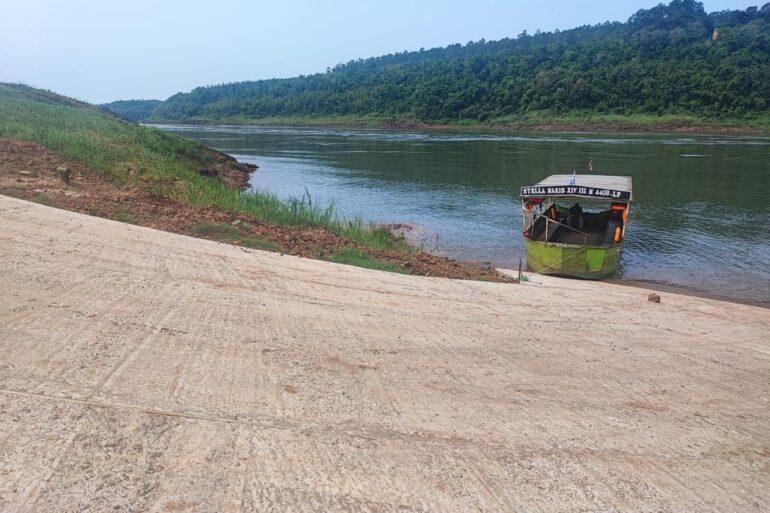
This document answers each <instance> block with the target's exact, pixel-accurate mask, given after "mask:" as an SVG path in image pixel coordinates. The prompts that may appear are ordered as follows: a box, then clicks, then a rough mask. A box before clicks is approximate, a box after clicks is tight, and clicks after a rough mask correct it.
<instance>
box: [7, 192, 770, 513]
mask: <svg viewBox="0 0 770 513" xmlns="http://www.w3.org/2000/svg"><path fill="white" fill-rule="evenodd" d="M537 281H538V283H529V284H523V285H505V284H490V283H480V282H460V281H450V280H443V279H433V278H416V277H411V276H401V275H396V274H388V273H383V272H375V271H367V270H363V269H358V268H353V267H346V266H341V265H336V264H331V263H325V262H319V261H312V260H305V259H299V258H295V257H288V256H280V255H278V254H271V253H264V252H259V251H251V250H248V251H247V250H243V249H240V248H237V247H233V246H227V245H223V244H218V243H213V242H208V241H203V240H198V239H193V238H187V237H182V236H179V235H173V234H168V233H164V232H159V231H154V230H151V229H147V228H141V227H136V226H132V225H127V224H120V223H116V222H112V221H107V220H103V219H98V218H92V217H87V216H83V215H79V214H76V213H71V212H66V211H61V210H55V209H52V208H48V207H44V206H41V205H37V204H33V203H27V202H24V201H20V200H15V199H10V198H7V197H0V290H1V292H2V293H1V294H0V510H1V511H232V512H240V511H260V512H261V511H276V512H278V511H280V512H292V511H297V512H299V511H351V512H367V511H373V512H379V511H399V512H407V511H415V512H428V511H435V512H438V511H446V512H464V511H500V512H503V511H527V512H529V511H532V512H541V511H542V512H576V511H591V512H594V511H608V512H610V511H635V512H668V511H675V512H688V513H690V512H699V513H700V512H707V511H724V512H766V511H770V311H769V310H766V309H762V308H758V307H752V306H746V305H739V304H732V303H725V302H719V301H715V300H708V299H701V298H696V297H689V296H681V295H675V294H665V293H664V294H661V296H662V302H661V303H660V304H654V303H650V302H648V301H647V295H648V293H649V291H647V290H641V289H636V288H632V287H625V286H620V285H610V284H602V283H591V282H580V281H569V280H559V279H553V278H551V279H547V278H537Z"/></svg>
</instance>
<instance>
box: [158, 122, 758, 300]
mask: <svg viewBox="0 0 770 513" xmlns="http://www.w3.org/2000/svg"><path fill="white" fill-rule="evenodd" d="M162 128H164V129H167V130H173V131H175V132H178V133H180V134H181V135H184V136H186V137H189V138H191V139H196V140H199V141H201V142H203V143H205V144H207V145H210V146H213V147H214V148H217V149H219V150H222V151H224V152H227V153H230V154H232V155H234V156H236V157H237V158H239V159H241V160H244V161H249V162H253V163H255V164H258V165H259V166H260V169H259V170H258V171H257V172H256V173H255V174H254V175H253V178H252V184H253V186H254V187H255V188H263V189H269V190H271V191H274V192H276V193H278V194H279V195H281V196H301V195H302V194H303V193H304V192H305V190H307V191H309V192H310V193H311V194H312V196H313V199H314V200H318V201H321V202H330V201H335V202H336V204H337V207H338V209H339V211H340V212H341V213H342V214H344V215H347V216H362V217H364V218H366V219H370V220H374V221H381V222H406V223H414V224H417V225H420V226H421V227H422V228H423V230H424V233H426V234H427V235H426V237H427V238H429V239H431V241H432V243H431V244H433V243H434V242H436V241H437V245H438V250H439V252H441V253H444V254H447V255H450V256H453V257H455V258H458V259H465V260H480V261H489V262H492V263H494V264H498V265H501V266H514V265H517V264H518V260H519V258H520V257H523V255H524V248H523V243H522V239H521V236H520V234H521V219H520V215H519V202H518V190H519V187H520V186H522V185H531V184H533V183H536V182H537V181H539V180H540V179H541V178H543V177H544V176H546V175H549V174H553V173H564V172H571V171H572V170H573V169H574V170H577V171H578V172H581V171H584V170H585V168H586V165H587V163H588V161H589V160H592V161H593V165H594V172H595V173H597V174H623V175H631V176H633V178H634V199H635V202H634V203H633V205H632V210H631V217H630V224H629V228H628V239H627V242H626V245H625V247H624V250H623V256H622V258H621V271H620V277H621V278H622V279H631V280H649V281H658V282H663V283H668V284H671V285H680V286H685V287H688V288H691V289H694V290H699V291H703V292H707V293H710V294H716V295H719V296H725V297H732V298H736V299H751V300H755V301H763V302H768V303H770V137H764V136H754V135H721V134H720V135H704V136H694V135H689V134H688V135H652V134H644V135H628V134H618V135H610V134H585V133H546V134H541V133H519V132H516V133H504V132H490V133H485V132H479V131H473V132H470V131H456V132H434V131H424V132H421V131H409V132H405V131H388V130H344V129H297V128H264V127H227V126H218V127H182V126H164V127H162Z"/></svg>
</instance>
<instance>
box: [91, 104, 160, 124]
mask: <svg viewBox="0 0 770 513" xmlns="http://www.w3.org/2000/svg"><path fill="white" fill-rule="evenodd" d="M160 104H161V101H160V100H118V101H116V102H111V103H104V104H102V105H100V107H104V108H105V109H108V110H111V111H112V112H115V113H116V114H120V115H121V116H123V117H124V118H126V119H128V120H131V121H143V120H145V119H147V118H148V117H149V116H150V114H152V111H154V110H155V109H157V108H158V105H160Z"/></svg>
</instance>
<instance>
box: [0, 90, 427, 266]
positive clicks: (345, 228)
mask: <svg viewBox="0 0 770 513" xmlns="http://www.w3.org/2000/svg"><path fill="white" fill-rule="evenodd" d="M0 137H7V138H13V139H21V140H25V141H32V142H36V143H39V144H42V145H43V146H46V147H48V148H50V149H52V150H54V151H56V152H58V153H61V154H62V155H64V156H66V157H69V158H71V159H73V160H76V161H78V162H81V163H83V164H85V165H87V166H89V167H91V168H93V169H95V170H97V171H99V172H100V173H102V175H103V176H104V177H105V178H107V179H109V180H111V181H113V182H117V183H121V184H122V183H132V184H134V185H137V186H141V187H145V188H148V189H149V190H151V191H153V192H155V193H158V194H161V195H164V196H167V197H172V198H174V199H178V200H182V201H186V202H189V203H191V204H197V205H211V206H216V207H219V208H221V209H224V210H228V211H234V212H244V213H247V214H250V215H252V216H254V217H256V218H259V219H263V220H265V221H268V222H272V223H276V224H283V225H293V226H317V227H322V228H326V229H329V230H331V231H333V232H334V233H337V234H339V235H341V236H343V237H346V238H348V239H351V240H353V241H355V242H358V243H359V244H362V245H364V246H369V247H373V248H378V249H395V250H400V251H407V250H412V248H411V247H410V246H409V245H408V244H407V243H406V242H405V241H403V240H401V239H397V238H394V237H393V236H392V235H391V233H390V232H389V231H388V230H387V229H386V228H383V227H381V226H377V225H375V224H372V223H366V222H364V221H363V220H362V219H360V218H354V219H344V218H342V217H340V216H339V215H337V212H336V208H335V205H334V204H333V203H332V204H329V205H320V204H318V203H317V202H315V201H313V199H312V197H311V195H310V193H309V192H308V191H306V192H305V194H304V195H303V196H302V197H299V198H289V199H280V198H279V197H278V196H277V195H275V194H273V193H271V192H269V191H241V190H239V189H237V188H234V187H232V186H229V185H227V184H225V183H223V182H222V181H220V180H219V179H217V178H212V177H206V176H202V175H201V174H199V173H198V172H197V170H198V169H200V168H201V167H206V166H209V165H211V164H213V163H214V161H215V157H214V153H213V152H212V150H210V149H209V148H207V147H205V146H203V145H201V144H199V143H196V142H193V141H189V140H187V139H184V138H182V137H179V136H177V135H174V134H170V133H167V132H162V131H161V130H159V129H156V128H152V127H145V126H141V125H137V124H135V123H131V122H127V121H124V120H121V119H118V118H115V117H113V116H110V115H108V114H105V113H104V112H101V111H100V110H99V109H98V108H96V107H93V106H91V105H88V104H85V103H81V102H78V101H76V100H72V99H70V98H66V97H63V96H59V95H56V94H53V93H49V92H47V91H41V90H39V89H33V88H31V87H27V86H23V85H16V84H0Z"/></svg>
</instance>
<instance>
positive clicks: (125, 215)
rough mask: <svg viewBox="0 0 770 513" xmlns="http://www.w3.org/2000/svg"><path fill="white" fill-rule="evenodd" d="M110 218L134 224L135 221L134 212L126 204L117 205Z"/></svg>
mask: <svg viewBox="0 0 770 513" xmlns="http://www.w3.org/2000/svg"><path fill="white" fill-rule="evenodd" d="M112 219H114V220H115V221H120V222H121V223H131V224H134V223H136V214H135V213H134V212H133V210H131V209H130V208H128V207H127V206H125V205H119V206H118V208H117V209H116V210H115V214H114V215H113V216H112Z"/></svg>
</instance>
